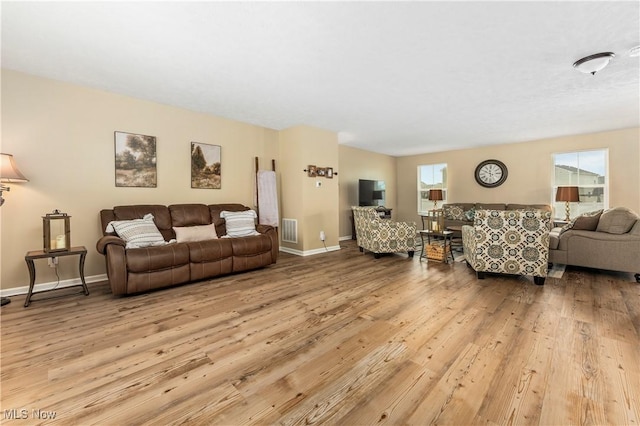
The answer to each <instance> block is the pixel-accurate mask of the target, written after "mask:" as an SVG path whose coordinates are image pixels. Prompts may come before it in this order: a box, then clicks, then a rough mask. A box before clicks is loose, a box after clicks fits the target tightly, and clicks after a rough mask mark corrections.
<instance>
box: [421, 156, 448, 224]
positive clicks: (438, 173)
mask: <svg viewBox="0 0 640 426" xmlns="http://www.w3.org/2000/svg"><path fill="white" fill-rule="evenodd" d="M430 189H442V198H444V200H442V201H440V202H438V206H442V204H443V203H446V202H447V165H446V164H427V165H424V166H418V213H424V212H426V211H427V210H432V209H433V201H431V200H429V190H430Z"/></svg>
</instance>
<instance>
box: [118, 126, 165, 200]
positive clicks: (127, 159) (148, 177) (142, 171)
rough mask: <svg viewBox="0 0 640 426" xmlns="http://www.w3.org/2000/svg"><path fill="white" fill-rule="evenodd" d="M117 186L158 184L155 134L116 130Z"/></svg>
mask: <svg viewBox="0 0 640 426" xmlns="http://www.w3.org/2000/svg"><path fill="white" fill-rule="evenodd" d="M114 139H115V154H116V155H115V172H116V187H119V186H122V187H142V188H155V187H156V186H157V185H158V171H157V169H156V161H157V159H156V138H155V136H146V135H138V134H135V133H125V132H114Z"/></svg>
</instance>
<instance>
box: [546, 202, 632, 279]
mask: <svg viewBox="0 0 640 426" xmlns="http://www.w3.org/2000/svg"><path fill="white" fill-rule="evenodd" d="M549 248H550V250H549V262H551V263H561V264H564V265H575V266H584V267H588V268H597V269H607V270H612V271H622V272H631V273H633V274H635V279H636V281H638V282H640V216H638V215H637V214H636V213H635V212H633V211H632V210H630V209H628V208H626V207H615V208H611V209H608V210H606V211H604V212H602V211H598V212H592V213H587V214H584V215H582V216H579V217H577V218H575V219H574V220H573V221H571V223H569V224H567V225H565V226H563V227H561V228H554V229H553V230H552V231H551V233H550V235H549Z"/></svg>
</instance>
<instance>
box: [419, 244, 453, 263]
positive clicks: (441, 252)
mask: <svg viewBox="0 0 640 426" xmlns="http://www.w3.org/2000/svg"><path fill="white" fill-rule="evenodd" d="M446 248H447V249H446V252H445V244H444V242H443V241H434V242H432V243H431V244H425V245H424V251H425V253H426V255H427V259H432V260H439V261H441V262H442V261H444V260H445V259H446V258H447V256H449V255H450V254H451V246H450V245H449V244H447V245H446Z"/></svg>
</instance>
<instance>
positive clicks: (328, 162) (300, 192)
mask: <svg viewBox="0 0 640 426" xmlns="http://www.w3.org/2000/svg"><path fill="white" fill-rule="evenodd" d="M280 152H281V158H282V159H283V160H282V162H281V163H282V205H283V209H282V218H286V219H297V220H298V243H297V244H293V243H287V242H282V246H283V247H284V248H285V249H291V250H293V252H295V253H300V254H305V253H307V252H310V253H313V252H314V251H317V250H322V249H324V245H323V243H322V241H321V240H320V231H324V232H325V236H326V241H325V244H326V246H327V247H330V248H337V247H338V185H339V182H340V177H341V174H340V173H338V175H334V177H333V178H332V179H328V178H324V177H316V178H311V177H307V174H306V173H305V172H304V170H305V169H306V168H307V166H309V165H315V166H317V167H333V170H334V171H335V172H338V137H337V134H336V133H334V132H330V131H327V130H322V129H317V128H314V127H309V126H296V127H293V128H290V129H286V130H283V131H281V132H280ZM317 183H320V186H317V185H316V184H317Z"/></svg>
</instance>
